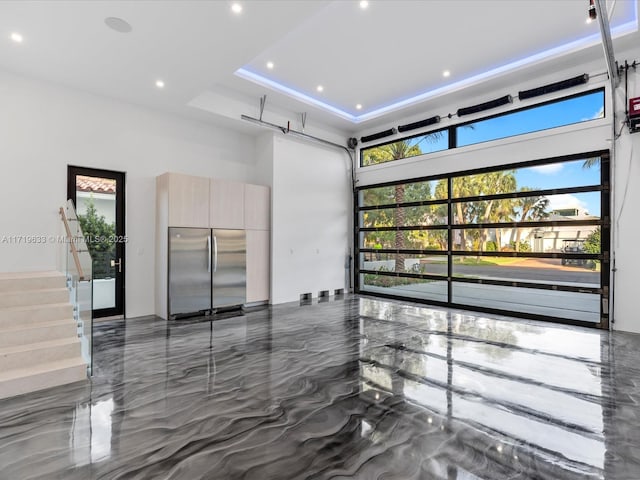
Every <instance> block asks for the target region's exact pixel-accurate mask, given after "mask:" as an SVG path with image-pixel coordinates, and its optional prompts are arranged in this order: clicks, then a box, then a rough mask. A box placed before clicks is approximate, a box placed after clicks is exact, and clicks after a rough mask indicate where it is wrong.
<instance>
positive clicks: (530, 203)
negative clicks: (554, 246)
mask: <svg viewBox="0 0 640 480" xmlns="http://www.w3.org/2000/svg"><path fill="white" fill-rule="evenodd" d="M453 212H454V216H453V223H454V224H456V225H460V224H473V223H502V222H580V221H584V220H599V219H600V192H584V193H572V194H571V195H569V194H563V195H535V196H531V197H518V198H505V199H494V200H479V201H475V202H456V203H454V206H453ZM445 221H446V217H445Z"/></svg>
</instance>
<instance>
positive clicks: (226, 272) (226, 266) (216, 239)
mask: <svg viewBox="0 0 640 480" xmlns="http://www.w3.org/2000/svg"><path fill="white" fill-rule="evenodd" d="M246 258H247V240H246V235H245V231H244V230H219V229H214V230H213V266H212V268H213V284H212V289H211V298H212V307H213V308H214V309H221V308H229V307H236V306H242V305H244V304H245V303H246V301H247V300H246V299H247V261H246Z"/></svg>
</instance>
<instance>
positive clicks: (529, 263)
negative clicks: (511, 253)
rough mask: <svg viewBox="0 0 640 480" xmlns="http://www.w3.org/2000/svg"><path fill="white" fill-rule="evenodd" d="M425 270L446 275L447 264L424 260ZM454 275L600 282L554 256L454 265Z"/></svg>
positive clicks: (590, 272)
mask: <svg viewBox="0 0 640 480" xmlns="http://www.w3.org/2000/svg"><path fill="white" fill-rule="evenodd" d="M423 267H425V270H424V271H425V273H431V274H434V275H446V274H447V265H446V264H443V263H425V264H423ZM453 272H454V274H459V275H469V276H472V277H479V278H497V279H509V280H522V281H536V282H544V283H560V284H562V283H577V284H592V285H594V286H599V285H600V272H595V271H593V270H589V269H587V268H581V267H576V266H572V265H569V266H563V265H561V264H560V260H556V259H534V258H532V259H523V260H522V261H519V262H517V263H513V264H509V265H495V266H491V265H477V266H475V265H455V266H454V270H453Z"/></svg>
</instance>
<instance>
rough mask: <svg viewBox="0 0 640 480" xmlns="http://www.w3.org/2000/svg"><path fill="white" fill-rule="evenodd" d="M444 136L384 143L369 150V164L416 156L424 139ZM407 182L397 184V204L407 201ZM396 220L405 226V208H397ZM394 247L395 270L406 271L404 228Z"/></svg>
mask: <svg viewBox="0 0 640 480" xmlns="http://www.w3.org/2000/svg"><path fill="white" fill-rule="evenodd" d="M441 136H442V133H441V132H435V133H431V134H427V135H424V136H423V137H421V139H420V140H419V141H418V142H417V143H412V141H411V140H399V141H397V142H393V143H389V144H387V145H382V146H380V147H377V148H372V149H368V150H367V155H368V158H369V161H368V162H367V165H372V164H375V163H383V162H389V161H392V160H400V159H402V158H408V157H415V156H417V155H421V154H422V149H421V148H420V143H421V142H423V141H425V140H426V141H428V142H435V141H437V140H438V139H439V138H440V137H441ZM405 187H406V185H405V184H398V185H395V191H394V202H395V203H396V204H398V205H399V204H401V203H404V201H405ZM394 220H395V222H394V225H395V226H397V227H400V226H404V225H405V224H406V218H405V209H403V208H396V209H395V218H394ZM394 248H395V249H396V250H397V251H398V253H397V254H396V262H395V268H394V270H395V271H396V272H404V261H405V255H403V254H402V253H400V252H401V251H402V250H404V249H405V232H404V231H402V230H396V232H395V241H394Z"/></svg>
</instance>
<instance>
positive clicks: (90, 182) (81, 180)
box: [76, 175, 116, 194]
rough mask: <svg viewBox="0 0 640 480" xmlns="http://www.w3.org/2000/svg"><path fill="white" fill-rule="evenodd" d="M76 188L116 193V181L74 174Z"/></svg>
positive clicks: (78, 189)
mask: <svg viewBox="0 0 640 480" xmlns="http://www.w3.org/2000/svg"><path fill="white" fill-rule="evenodd" d="M76 189H77V191H79V192H92V193H113V194H115V193H116V181H115V180H112V179H110V178H99V177H87V176H84V175H78V176H76Z"/></svg>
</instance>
